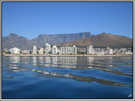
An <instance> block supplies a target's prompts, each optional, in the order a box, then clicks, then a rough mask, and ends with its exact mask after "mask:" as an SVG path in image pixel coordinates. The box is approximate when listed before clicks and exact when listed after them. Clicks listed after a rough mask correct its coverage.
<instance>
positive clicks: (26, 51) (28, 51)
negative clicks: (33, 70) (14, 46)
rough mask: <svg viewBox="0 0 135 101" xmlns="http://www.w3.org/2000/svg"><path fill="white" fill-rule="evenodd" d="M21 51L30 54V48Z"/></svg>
mask: <svg viewBox="0 0 135 101" xmlns="http://www.w3.org/2000/svg"><path fill="white" fill-rule="evenodd" d="M21 53H22V54H30V50H22V51H21Z"/></svg>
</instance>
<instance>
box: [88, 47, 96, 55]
mask: <svg viewBox="0 0 135 101" xmlns="http://www.w3.org/2000/svg"><path fill="white" fill-rule="evenodd" d="M87 54H95V50H94V48H93V45H90V46H88V48H87Z"/></svg>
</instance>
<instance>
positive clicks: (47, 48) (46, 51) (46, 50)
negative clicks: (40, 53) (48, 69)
mask: <svg viewBox="0 0 135 101" xmlns="http://www.w3.org/2000/svg"><path fill="white" fill-rule="evenodd" d="M50 52H51V45H50V44H49V43H46V44H45V54H50Z"/></svg>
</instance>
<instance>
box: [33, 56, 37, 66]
mask: <svg viewBox="0 0 135 101" xmlns="http://www.w3.org/2000/svg"><path fill="white" fill-rule="evenodd" d="M32 60H33V61H32V63H33V65H37V57H36V56H33V57H32Z"/></svg>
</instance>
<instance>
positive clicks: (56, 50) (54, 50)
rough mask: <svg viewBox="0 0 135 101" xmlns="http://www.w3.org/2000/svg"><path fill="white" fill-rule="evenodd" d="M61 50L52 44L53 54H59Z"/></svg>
mask: <svg viewBox="0 0 135 101" xmlns="http://www.w3.org/2000/svg"><path fill="white" fill-rule="evenodd" d="M58 52H59V50H58V47H57V46H56V45H54V46H52V54H58Z"/></svg>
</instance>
